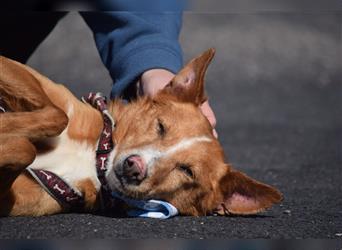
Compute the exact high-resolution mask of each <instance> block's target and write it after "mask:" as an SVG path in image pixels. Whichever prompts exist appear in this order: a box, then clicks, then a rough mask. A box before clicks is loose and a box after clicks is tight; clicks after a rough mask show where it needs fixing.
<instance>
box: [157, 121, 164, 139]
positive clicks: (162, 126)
mask: <svg viewBox="0 0 342 250" xmlns="http://www.w3.org/2000/svg"><path fill="white" fill-rule="evenodd" d="M157 129H158V134H159V136H160V137H164V136H165V134H166V129H165V126H164V124H163V123H162V122H161V120H159V119H158V127H157Z"/></svg>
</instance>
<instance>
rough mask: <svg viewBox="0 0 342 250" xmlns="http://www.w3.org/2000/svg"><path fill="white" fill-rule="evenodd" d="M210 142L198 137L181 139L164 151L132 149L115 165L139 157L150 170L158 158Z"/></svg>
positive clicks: (206, 138) (148, 148) (150, 148)
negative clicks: (128, 158)
mask: <svg viewBox="0 0 342 250" xmlns="http://www.w3.org/2000/svg"><path fill="white" fill-rule="evenodd" d="M210 141H211V139H210V138H209V137H206V136H198V137H192V138H186V139H183V140H181V141H179V142H178V143H176V144H174V145H172V146H170V147H169V148H167V149H166V150H160V149H157V148H155V147H153V146H147V147H144V148H141V149H134V150H131V151H128V152H127V151H126V152H124V153H123V154H122V155H120V156H119V159H117V160H116V164H123V161H124V160H125V159H126V158H127V157H128V156H130V155H139V156H140V157H142V158H143V160H144V162H145V163H146V165H147V168H148V169H150V168H152V166H153V163H154V161H155V160H157V159H159V158H162V157H166V156H170V155H172V154H174V153H176V152H177V151H179V150H185V149H188V148H190V147H191V146H193V145H194V144H196V143H200V142H210ZM108 170H109V171H108V172H107V173H108V174H109V175H110V173H111V172H112V171H111V169H108Z"/></svg>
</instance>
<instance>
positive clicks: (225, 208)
mask: <svg viewBox="0 0 342 250" xmlns="http://www.w3.org/2000/svg"><path fill="white" fill-rule="evenodd" d="M214 54H215V51H214V49H209V50H208V51H206V52H204V53H203V54H202V55H200V56H199V57H197V58H195V59H193V60H191V61H190V62H189V63H188V64H187V65H186V66H185V67H184V68H183V69H182V70H181V71H180V72H179V73H178V74H177V75H176V76H175V77H174V79H173V80H172V81H171V82H170V83H169V84H168V85H167V86H166V87H165V88H164V89H163V90H161V91H160V92H159V93H158V94H157V95H156V96H154V97H144V96H141V97H138V98H137V99H136V100H135V101H132V102H130V103H128V104H125V103H123V102H122V101H120V100H119V99H115V100H112V101H110V102H109V104H108V109H106V112H107V114H109V116H107V118H108V117H112V118H113V119H114V121H115V127H114V125H113V124H112V125H113V126H112V127H111V128H110V129H109V130H111V131H109V132H111V133H112V134H111V135H110V141H112V143H113V145H115V147H114V149H113V150H112V151H111V152H109V153H108V152H107V153H108V157H107V158H106V160H105V161H103V162H102V167H105V168H104V169H105V170H106V171H105V172H104V173H103V176H102V177H103V180H104V181H105V182H106V184H107V186H108V187H107V188H108V189H109V190H110V192H113V191H115V192H118V193H120V194H121V195H123V196H125V197H128V198H132V199H138V200H146V199H159V200H163V201H167V202H169V203H170V204H173V205H174V206H175V207H176V208H177V209H178V211H179V213H180V214H181V215H189V216H205V215H209V214H213V213H217V214H220V215H229V214H236V215H250V214H256V213H259V212H261V211H264V210H265V209H267V208H269V207H271V206H272V205H273V204H276V203H279V202H280V201H281V200H282V194H281V193H280V192H279V191H278V190H277V189H275V188H274V187H271V186H269V185H266V184H263V183H261V182H258V181H256V180H254V179H252V178H250V177H248V176H247V175H245V174H243V173H241V172H239V171H237V170H235V169H234V168H233V167H232V166H231V165H230V164H228V163H225V158H224V153H223V150H222V147H221V145H220V143H219V141H218V140H217V139H216V138H215V137H214V136H213V134H212V127H211V125H210V123H209V122H208V120H207V119H206V117H205V116H204V115H203V114H202V113H201V111H200V109H199V106H200V105H201V104H202V103H203V102H204V101H205V100H206V99H207V97H206V95H205V90H204V78H205V73H206V70H207V68H208V65H209V64H210V62H211V60H212V58H213V57H214ZM0 97H1V100H2V103H3V107H2V109H3V111H5V110H6V109H7V110H8V112H4V113H0V122H1V123H0V125H1V126H0V145H1V146H0V204H1V205H0V215H1V216H42V215H52V214H57V213H65V212H69V211H72V207H70V206H63V204H61V202H59V201H58V200H57V199H56V197H55V196H56V195H53V194H52V193H51V192H49V191H47V190H46V189H45V188H43V187H42V186H41V185H40V184H41V183H39V182H40V181H39V179H37V178H34V176H32V174H31V173H30V171H28V169H30V170H31V172H32V170H35V171H41V172H40V174H41V175H45V177H46V178H47V179H49V178H48V176H50V177H51V175H56V176H58V177H59V178H61V179H63V180H64V184H65V185H67V186H68V187H69V188H71V190H72V191H73V192H76V193H77V194H78V196H81V197H82V203H81V207H78V210H77V211H81V212H96V211H98V210H99V209H100V207H101V200H102V201H103V197H102V198H101V195H100V193H101V188H102V181H101V180H100V177H99V176H98V172H97V170H96V165H97V156H96V155H97V150H98V144H99V140H100V139H99V138H100V137H101V135H103V131H105V130H104V127H105V126H106V125H105V124H104V117H105V116H103V112H102V113H101V110H100V109H96V108H94V107H93V106H91V105H90V104H89V103H83V102H81V101H79V100H78V99H77V98H76V97H75V96H74V95H73V94H72V93H71V92H70V91H69V90H68V89H67V88H66V87H64V86H63V85H61V84H56V83H54V82H52V81H51V80H49V79H48V78H46V77H44V76H42V75H41V74H39V73H38V72H36V71H35V70H33V69H32V68H30V67H28V66H26V65H23V64H20V63H18V62H15V61H12V60H10V59H8V58H5V57H1V74H0ZM93 97H94V96H93ZM95 101H96V100H95ZM107 120H108V119H107ZM114 121H113V122H114ZM107 127H108V126H107ZM107 134H108V131H107ZM104 164H105V166H104ZM100 165H101V164H100ZM44 171H45V172H44ZM43 177H44V176H42V178H43ZM62 184H63V183H62ZM64 184H63V185H64ZM54 187H55V189H56V192H61V193H63V190H62V189H60V188H59V186H58V185H57V184H55V186H54ZM72 195H73V194H72ZM72 199H77V197H76V198H75V197H74V198H73V197H71V198H70V197H69V201H70V200H72ZM104 203H106V200H104ZM69 205H70V204H69Z"/></svg>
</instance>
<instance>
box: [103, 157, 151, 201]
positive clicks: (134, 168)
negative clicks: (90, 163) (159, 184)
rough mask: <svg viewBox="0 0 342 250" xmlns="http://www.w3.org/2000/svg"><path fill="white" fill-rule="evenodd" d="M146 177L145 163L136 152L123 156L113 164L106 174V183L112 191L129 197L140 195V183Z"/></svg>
mask: <svg viewBox="0 0 342 250" xmlns="http://www.w3.org/2000/svg"><path fill="white" fill-rule="evenodd" d="M146 178H147V164H146V163H145V161H144V159H143V158H142V157H140V156H139V155H138V154H131V155H129V156H127V157H123V158H122V160H119V161H118V162H117V163H116V164H114V166H113V169H112V170H109V171H108V173H107V176H106V179H107V183H108V185H109V187H110V189H111V190H112V191H113V192H118V193H121V194H123V195H125V196H129V197H131V198H138V197H140V196H142V195H141V194H140V192H139V189H140V186H141V184H142V183H143V182H144V181H145V180H146Z"/></svg>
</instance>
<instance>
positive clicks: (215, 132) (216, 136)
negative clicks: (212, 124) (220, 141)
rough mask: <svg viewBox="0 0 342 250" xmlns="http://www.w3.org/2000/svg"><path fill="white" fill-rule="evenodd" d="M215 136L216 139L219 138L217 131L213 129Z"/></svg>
mask: <svg viewBox="0 0 342 250" xmlns="http://www.w3.org/2000/svg"><path fill="white" fill-rule="evenodd" d="M213 135H214V136H215V138H216V139H217V138H218V134H217V131H216V129H213Z"/></svg>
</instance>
